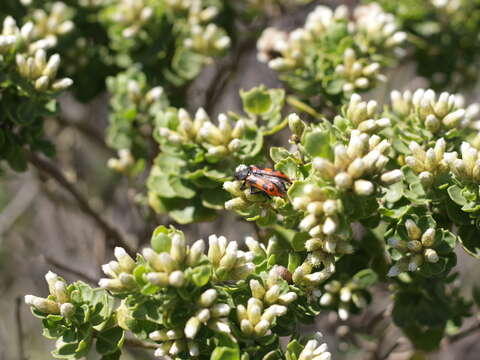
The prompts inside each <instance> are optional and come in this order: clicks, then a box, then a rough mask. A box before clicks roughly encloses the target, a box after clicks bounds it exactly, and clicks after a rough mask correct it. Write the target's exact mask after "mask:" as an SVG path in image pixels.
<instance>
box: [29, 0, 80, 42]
mask: <svg viewBox="0 0 480 360" xmlns="http://www.w3.org/2000/svg"><path fill="white" fill-rule="evenodd" d="M72 15H73V9H70V8H69V7H68V6H67V5H65V3H63V2H61V1H57V2H54V3H53V4H51V7H50V8H49V11H48V12H47V11H45V10H44V9H36V10H34V11H33V13H32V19H33V23H34V27H33V29H32V36H33V38H35V39H45V41H46V42H48V43H50V44H52V46H55V45H56V44H57V42H58V37H61V36H63V35H65V34H68V33H70V32H71V31H72V30H73V29H74V27H75V25H74V23H73V21H72V20H71V18H72Z"/></svg>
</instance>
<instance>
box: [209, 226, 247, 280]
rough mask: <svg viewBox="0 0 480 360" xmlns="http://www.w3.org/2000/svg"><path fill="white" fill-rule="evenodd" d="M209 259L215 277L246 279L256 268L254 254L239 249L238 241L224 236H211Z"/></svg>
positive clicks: (221, 278) (220, 278)
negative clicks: (228, 239)
mask: <svg viewBox="0 0 480 360" xmlns="http://www.w3.org/2000/svg"><path fill="white" fill-rule="evenodd" d="M208 260H210V262H211V264H212V266H213V269H214V277H215V278H216V279H219V280H225V279H233V280H240V279H244V278H246V277H247V276H248V275H249V274H250V273H251V272H252V271H253V270H254V269H255V265H254V264H253V263H252V260H253V254H252V253H250V252H244V251H241V250H238V244H237V242H236V241H230V242H228V241H227V239H226V238H225V237H224V236H220V237H217V236H216V235H210V236H209V238H208Z"/></svg>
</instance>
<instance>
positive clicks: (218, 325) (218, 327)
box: [208, 320, 231, 334]
mask: <svg viewBox="0 0 480 360" xmlns="http://www.w3.org/2000/svg"><path fill="white" fill-rule="evenodd" d="M208 327H209V328H210V329H212V330H213V331H216V332H221V333H226V334H229V333H230V332H231V329H230V326H229V325H228V324H227V323H225V322H223V321H221V320H213V321H209V322H208Z"/></svg>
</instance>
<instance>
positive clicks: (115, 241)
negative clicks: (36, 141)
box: [27, 152, 135, 255]
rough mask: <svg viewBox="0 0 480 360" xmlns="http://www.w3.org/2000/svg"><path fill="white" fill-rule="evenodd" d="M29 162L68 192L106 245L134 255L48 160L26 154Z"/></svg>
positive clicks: (34, 154) (115, 230)
mask: <svg viewBox="0 0 480 360" xmlns="http://www.w3.org/2000/svg"><path fill="white" fill-rule="evenodd" d="M27 155H28V160H29V162H30V163H31V164H32V165H33V166H35V167H36V168H37V169H38V170H40V171H41V172H43V173H45V174H47V175H48V176H50V177H51V178H52V179H54V180H55V181H56V182H57V183H58V184H59V185H60V186H61V187H62V188H63V189H65V190H66V191H68V192H69V193H70V194H71V195H72V196H73V197H74V198H75V200H76V201H77V203H78V205H79V207H80V209H81V210H82V211H83V212H84V213H85V214H87V215H88V216H89V217H90V218H91V219H92V220H93V221H94V222H95V223H96V224H97V225H98V226H99V227H100V228H101V229H102V230H103V231H104V232H105V238H106V239H107V243H108V244H109V245H110V246H111V247H112V248H113V247H115V246H121V247H123V248H124V249H125V250H126V251H127V252H128V253H129V254H130V255H134V253H135V251H134V249H133V247H132V246H131V245H130V244H129V243H128V242H127V241H126V240H125V238H124V235H123V234H121V233H120V232H119V231H118V230H117V229H115V228H114V227H113V226H112V225H111V224H109V223H108V222H107V221H105V220H104V219H103V218H102V216H100V214H98V213H97V212H96V211H95V210H94V209H93V208H92V207H91V206H90V204H89V203H88V201H87V200H86V199H85V198H84V197H83V195H82V194H81V193H80V192H79V191H78V190H77V189H76V188H75V186H73V184H72V183H70V181H68V180H67V178H66V177H65V176H64V175H63V174H62V172H61V171H60V170H59V169H58V168H57V167H56V166H55V165H54V164H53V163H52V162H50V161H49V160H47V159H45V158H44V157H41V156H40V155H38V154H36V153H34V152H28V153H27Z"/></svg>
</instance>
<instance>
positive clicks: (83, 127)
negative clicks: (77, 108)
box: [55, 116, 115, 155]
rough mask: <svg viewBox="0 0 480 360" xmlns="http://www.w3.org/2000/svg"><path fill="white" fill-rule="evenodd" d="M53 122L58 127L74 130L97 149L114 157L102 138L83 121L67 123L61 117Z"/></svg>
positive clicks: (113, 152)
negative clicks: (55, 122)
mask: <svg viewBox="0 0 480 360" xmlns="http://www.w3.org/2000/svg"><path fill="white" fill-rule="evenodd" d="M55 120H56V121H57V123H58V124H59V125H60V126H62V127H71V128H74V129H75V130H77V131H78V132H80V133H81V134H82V135H83V136H85V137H86V138H88V139H90V140H91V141H92V142H94V143H95V144H96V145H97V146H98V147H100V148H102V149H103V150H105V151H107V152H108V153H109V154H111V155H115V151H114V150H113V149H111V148H109V147H108V146H107V144H106V143H105V140H104V139H103V137H102V136H101V135H100V134H99V133H98V132H97V131H95V129H94V128H93V127H91V126H88V125H87V124H86V123H85V121H69V120H67V119H65V118H64V117H62V116H57V117H55Z"/></svg>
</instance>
